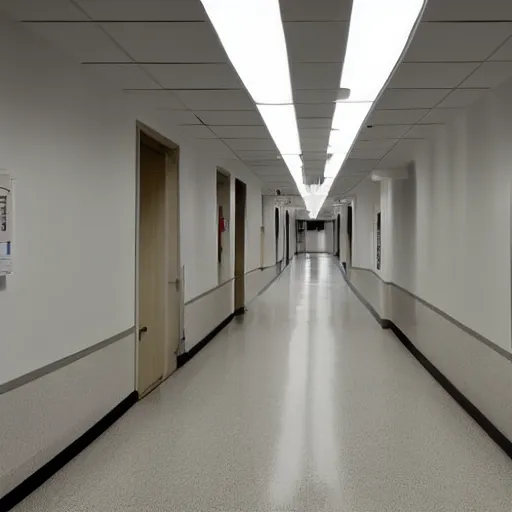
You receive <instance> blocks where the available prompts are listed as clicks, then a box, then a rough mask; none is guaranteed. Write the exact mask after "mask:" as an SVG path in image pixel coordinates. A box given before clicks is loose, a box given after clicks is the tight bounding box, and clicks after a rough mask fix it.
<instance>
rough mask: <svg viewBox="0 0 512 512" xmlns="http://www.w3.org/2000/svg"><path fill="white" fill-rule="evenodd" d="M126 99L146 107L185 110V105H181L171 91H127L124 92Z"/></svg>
mask: <svg viewBox="0 0 512 512" xmlns="http://www.w3.org/2000/svg"><path fill="white" fill-rule="evenodd" d="M124 95H125V97H126V98H127V99H128V100H130V101H133V102H138V103H140V104H141V105H144V106H150V107H153V108H167V109H176V110H182V109H185V107H184V105H183V103H181V102H180V101H179V100H178V99H177V98H176V96H174V95H173V94H172V93H171V92H170V91H164V90H162V89H158V90H151V91H146V90H142V91H141V90H139V91H138V90H127V91H124Z"/></svg>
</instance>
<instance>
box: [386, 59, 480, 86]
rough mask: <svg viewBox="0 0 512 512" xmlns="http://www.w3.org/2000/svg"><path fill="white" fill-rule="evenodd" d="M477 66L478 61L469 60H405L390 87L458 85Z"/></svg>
mask: <svg viewBox="0 0 512 512" xmlns="http://www.w3.org/2000/svg"><path fill="white" fill-rule="evenodd" d="M477 67H478V64H477V63H468V62H458V63H446V62H428V63H407V62H403V63H402V64H400V66H399V67H398V69H397V71H396V73H395V74H394V75H393V78H392V79H391V82H390V84H389V85H388V87H389V88H391V89H393V88H401V89H415V88H422V89H430V88H431V87H432V88H452V87H457V86H458V85H459V84H460V83H461V82H462V81H463V80H464V79H465V78H466V77H467V76H468V75H469V74H470V73H472V72H473V71H474V70H475V69H476V68H477Z"/></svg>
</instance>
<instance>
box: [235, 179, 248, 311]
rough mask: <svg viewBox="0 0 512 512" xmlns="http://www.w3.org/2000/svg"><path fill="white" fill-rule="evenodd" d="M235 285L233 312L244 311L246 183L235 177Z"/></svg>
mask: <svg viewBox="0 0 512 512" xmlns="http://www.w3.org/2000/svg"><path fill="white" fill-rule="evenodd" d="M234 217H235V218H234V220H235V233H234V234H235V246H234V253H235V254H234V255H235V268H234V275H235V287H234V290H233V292H234V295H233V304H234V314H235V315H243V314H244V313H245V257H246V254H245V251H246V248H247V246H246V239H247V184H246V183H245V182H244V181H242V180H241V179H239V178H235V215H234Z"/></svg>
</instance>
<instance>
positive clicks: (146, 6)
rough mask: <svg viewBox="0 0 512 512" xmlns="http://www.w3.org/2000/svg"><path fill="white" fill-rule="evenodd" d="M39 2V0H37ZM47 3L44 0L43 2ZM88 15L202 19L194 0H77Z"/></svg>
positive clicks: (119, 18) (97, 17)
mask: <svg viewBox="0 0 512 512" xmlns="http://www.w3.org/2000/svg"><path fill="white" fill-rule="evenodd" d="M17 1H18V0H17ZM38 1H39V2H41V0H38ZM44 3H45V4H46V3H47V2H46V0H45V2H44ZM79 3H80V5H81V6H82V7H83V8H84V9H85V10H86V11H87V13H88V14H89V16H91V17H92V18H93V19H95V20H101V21H194V20H195V21H204V20H205V19H206V14H205V12H204V10H203V8H202V6H201V2H199V1H196V0H172V1H169V0H79Z"/></svg>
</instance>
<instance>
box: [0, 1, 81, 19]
mask: <svg viewBox="0 0 512 512" xmlns="http://www.w3.org/2000/svg"><path fill="white" fill-rule="evenodd" d="M0 9H2V10H3V11H5V12H6V13H7V14H8V15H9V16H10V17H12V18H14V19H15V20H18V21H87V16H86V15H85V14H84V13H83V12H81V11H80V9H78V8H77V7H75V6H74V5H73V4H72V3H71V2H70V1H69V0H44V1H41V0H0Z"/></svg>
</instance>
